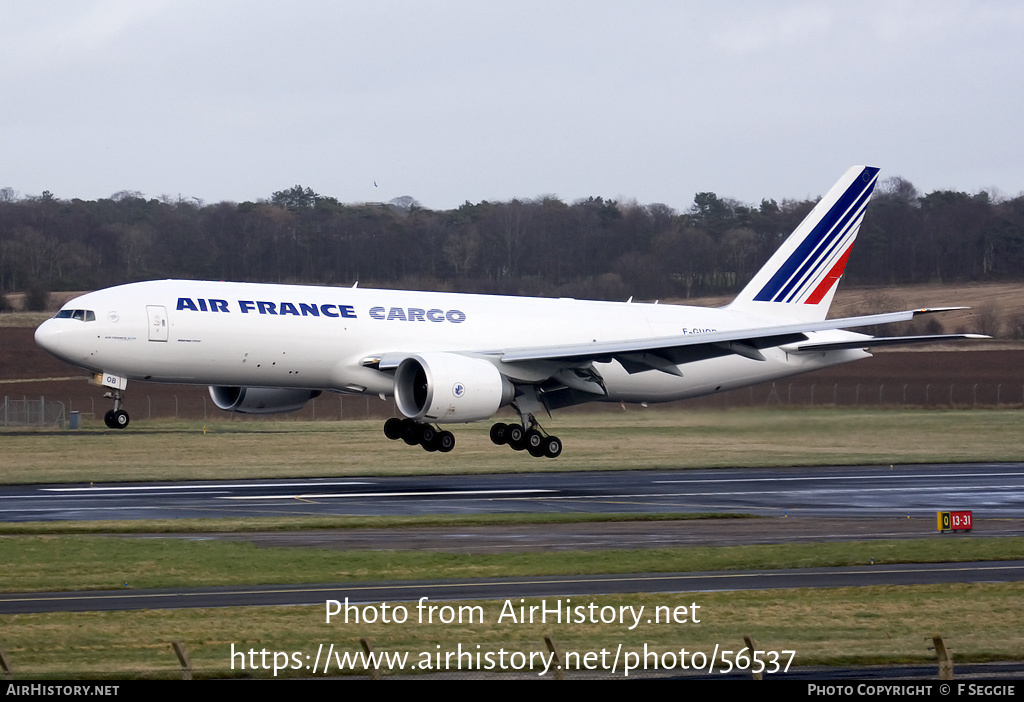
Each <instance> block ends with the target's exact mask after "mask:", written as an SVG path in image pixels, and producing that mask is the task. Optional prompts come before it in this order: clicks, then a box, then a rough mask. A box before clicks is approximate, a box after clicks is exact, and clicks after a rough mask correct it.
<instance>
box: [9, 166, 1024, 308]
mask: <svg viewBox="0 0 1024 702" xmlns="http://www.w3.org/2000/svg"><path fill="white" fill-rule="evenodd" d="M814 204H815V202H814V201H810V200H783V201H782V202H776V201H774V200H768V199H765V200H762V201H761V203H760V205H758V206H752V205H747V204H743V203H740V202H737V201H735V200H731V199H728V198H721V197H719V196H717V195H716V194H715V193H712V192H702V193H698V194H697V195H696V196H695V197H694V201H693V204H692V205H691V206H690V207H689V209H688V210H687V211H685V212H678V211H676V210H674V209H672V208H670V207H668V206H666V205H663V204H650V205H641V204H638V203H636V202H615V201H611V200H606V199H603V198H601V197H591V198H587V199H584V200H578V201H576V202H573V203H566V202H563V201H562V200H560V199H558V198H557V197H553V196H546V197H539V198H536V199H531V200H512V201H510V202H487V201H484V202H480V203H476V204H472V203H469V202H466V203H465V204H463V205H462V206H461V207H458V208H456V209H452V210H438V211H435V210H429V209H424V208H422V207H420V206H418V204H417V203H416V202H415V200H413V199H412V198H408V197H406V198H398V199H396V200H393V201H391V202H390V203H367V204H343V203H341V202H339V201H338V200H337V199H336V198H333V197H328V196H323V195H320V194H318V193H316V192H314V191H312V190H311V189H309V188H303V187H301V186H298V185H297V186H295V187H293V188H289V189H286V190H281V191H278V192H275V193H273V194H272V195H271V197H270V198H268V199H266V200H261V201H259V202H242V203H233V202H220V203H216V204H205V203H202V202H200V201H197V200H195V199H181V198H179V199H171V198H166V197H165V198H158V199H153V198H146V197H144V196H143V195H141V194H140V193H134V192H120V193H117V194H115V195H113V196H111V197H110V198H106V199H100V200H93V201H86V200H78V199H72V200H61V199H58V198H55V197H54V196H53V195H51V194H50V193H43V195H41V196H34V197H21V196H18V195H17V194H16V193H14V192H13V191H11V190H10V189H9V188H5V189H0V294H2V293H9V292H13V291H28V292H29V293H30V295H29V297H28V300H29V304H32V300H36V301H38V300H42V301H44V302H45V299H46V296H45V292H46V291H59V290H87V289H95V288H101V287H108V286H111V285H115V284H119V283H125V282H131V281H137V280H146V279H155V278H204V279H215V280H237V281H263V282H282V283H312V284H323V285H352V284H353V283H356V282H358V283H359V284H360V286H361V287H374V286H380V287H397V288H406V289H429V290H449V291H459V292H482V293H498V294H520V295H542V296H563V297H579V298H594V299H609V300H624V299H626V298H628V297H630V296H632V297H634V298H635V299H637V300H650V299H662V298H684V299H685V298H690V297H699V296H706V295H719V294H728V293H731V292H735V291H737V290H738V289H739V288H740V287H742V285H743V284H744V283H745V282H746V281H747V280H749V279H750V277H751V276H752V275H753V274H754V272H756V271H757V269H758V268H759V267H760V266H761V265H762V264H763V262H764V261H765V260H767V258H768V256H769V255H771V253H772V252H773V251H774V250H775V249H776V248H777V247H778V245H779V244H780V243H781V241H782V240H783V239H784V238H785V237H786V236H787V235H788V234H789V233H790V232H791V231H792V230H793V228H794V227H795V226H796V225H797V224H798V223H799V222H800V220H801V219H803V217H804V216H805V215H806V214H807V213H808V212H809V211H810V210H811V208H812V207H813V206H814ZM1022 277H1024V195H1022V196H1018V197H1015V198H999V197H993V196H991V195H990V194H989V193H987V192H980V193H977V194H967V193H962V192H954V191H936V192H933V193H929V194H927V195H921V194H919V193H918V192H917V190H916V189H915V188H914V186H913V185H912V184H911V183H909V182H907V181H905V180H903V179H901V178H891V179H889V180H886V181H883V182H882V183H880V185H879V187H878V188H876V191H875V195H874V198H873V200H872V203H871V205H870V206H869V207H868V210H867V215H866V216H865V219H864V224H863V226H862V227H861V232H860V236H859V239H858V243H857V246H856V248H855V249H854V254H853V255H852V256H851V258H850V261H849V264H848V267H847V280H849V281H850V282H852V283H855V284H874V285H891V284H909V283H925V282H962V281H995V280H1000V281H1003V280H1018V279H1021V278H1022ZM33 296H34V297H33ZM0 303H2V301H0Z"/></svg>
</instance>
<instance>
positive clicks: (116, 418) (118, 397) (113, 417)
mask: <svg viewBox="0 0 1024 702" xmlns="http://www.w3.org/2000/svg"><path fill="white" fill-rule="evenodd" d="M103 397H109V398H113V400H114V409H112V410H107V413H106V414H105V415H103V423H104V424H106V425H107V427H108V428H110V429H124V428H125V427H127V426H128V422H129V421H131V418H130V417H129V416H128V413H127V412H125V411H124V410H123V409H121V402H122V401H123V400H124V395H123V394H122V393H121V391H120V390H111V391H110V392H108V393H105V394H104V395H103Z"/></svg>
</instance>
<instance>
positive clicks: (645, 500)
mask: <svg viewBox="0 0 1024 702" xmlns="http://www.w3.org/2000/svg"><path fill="white" fill-rule="evenodd" d="M958 509H970V510H972V511H973V512H974V518H975V531H974V532H973V533H974V535H977V536H1019V535H1021V534H1024V516H1022V515H1024V464H1021V463H1009V464H970V465H965V464H937V465H912V466H854V467H805V468H765V469H715V470H674V471H673V470H662V471H631V472H587V473H578V472H577V473H524V474H502V475H458V476H416V477H393V478H391V477H389V478H380V477H367V478H357V479H337V480H330V479H311V480H294V479H292V480H258V481H230V480H228V481H202V482H193V483H136V484H127V483H122V484H94V485H20V486H2V487H0V521H7V522H21V521H29V520H98V519H111V520H126V519H182V518H192V517H239V516H245V517H254V516H304V515H315V516H324V515H356V516H359V515H401V514H409V515H417V514H478V513H516V512H532V513H537V512H540V513H609V512H614V513H620V512H625V513H666V512H668V513H687V512H701V513H706V512H718V513H733V514H743V515H755V516H759V517H762V518H752V519H751V518H747V519H743V518H731V519H700V520H671V521H657V522H627V523H606V522H605V523H602V522H584V523H581V524H554V525H516V526H509V525H501V526H493V527H489V526H470V527H466V526H456V527H436V528H409V529H336V530H301V531H294V532H266V533H240V534H208V535H204V534H179V535H174V534H164V535H160V536H159V537H154V536H153V535H142V534H139V535H128V536H120V537H119V538H188V539H197V538H198V539H202V538H223V539H235V540H247V541H254V542H256V543H259V544H260V545H264V546H293V547H299V546H302V547H308V546H316V547H329V548H340V549H354V548H355V549H358V548H374V549H379V548H385V547H386V548H388V549H403V548H407V549H417V550H423V549H434V550H446V551H455V552H460V553H482V552H487V553H495V552H498V553H501V552H511V551H516V550H536V549H543V550H558V549H571V550H580V549H602V548H653V547H670V546H682V545H696V544H699V545H703V546H708V545H737V544H746V543H780V542H799V541H842V540H870V539H893V538H922V537H929V536H930V537H934V538H971V535H968V534H945V535H940V534H938V532H937V530H936V527H935V512H936V511H938V510H958ZM1022 579H1024V561H1007V562H996V563H960V564H907V565H897V566H885V567H881V566H863V567H858V568H817V569H799V570H785V569H780V570H770V571H753V572H740V571H730V572H712V573H669V574H662V573H645V574H644V573H641V574H625V575H605V576H585V577H575V576H573V577H566V576H560V577H537V578H514V579H473V580H468V581H407V582H395V583H338V584H326V585H297V586H279V585H278V586H259V587H226V588H223V587H222V588H199V589H190V590H161V591H117V592H114V591H103V592H85V593H15V594H7V595H2V596H0V613H14V612H30V611H31V612H36V611H80V610H108V609H142V608H153V607H158V608H164V607H225V606H241V605H269V604H292V605H294V604H315V605H320V606H323V605H324V601H325V600H326V599H344V598H345V597H349V599H350V601H353V602H380V601H383V600H389V601H390V600H395V601H398V600H402V601H415V600H417V599H418V598H419V597H428V598H430V599H432V600H435V599H496V598H498V599H500V598H507V597H570V596H577V597H578V596H581V595H584V594H589V595H597V594H602V593H608V594H611V593H634V592H679V593H694V592H706V591H713V590H723V589H728V590H732V589H766V588H767V589H771V588H783V587H842V586H857V585H880V584H886V585H906V584H918V583H953V582H1017V581H1020V580H1022Z"/></svg>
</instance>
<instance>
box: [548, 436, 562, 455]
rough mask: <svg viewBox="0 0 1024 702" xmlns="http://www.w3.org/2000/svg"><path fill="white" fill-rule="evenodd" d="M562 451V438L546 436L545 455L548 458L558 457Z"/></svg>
mask: <svg viewBox="0 0 1024 702" xmlns="http://www.w3.org/2000/svg"><path fill="white" fill-rule="evenodd" d="M561 453H562V440H561V439H559V438H558V437H557V436H546V437H544V455H545V456H547V457H548V458H558V456H559V455H560V454H561Z"/></svg>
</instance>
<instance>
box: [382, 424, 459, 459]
mask: <svg viewBox="0 0 1024 702" xmlns="http://www.w3.org/2000/svg"><path fill="white" fill-rule="evenodd" d="M384 435H385V436H386V437H388V438H389V439H391V440H392V441H398V440H399V439H402V440H403V441H404V442H405V443H407V444H409V445H410V446H413V445H415V444H419V445H420V446H422V447H423V448H424V449H425V450H427V451H431V452H433V451H440V452H441V453H448V452H449V451H451V450H452V449H453V448H455V435H454V434H452V433H451V432H450V431H445V430H443V429H441V428H440V427H438V426H435V425H433V424H423V423H421V422H417V421H414V420H412V419H398V418H397V417H392V418H391V419H389V420H388V421H386V422H384Z"/></svg>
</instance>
